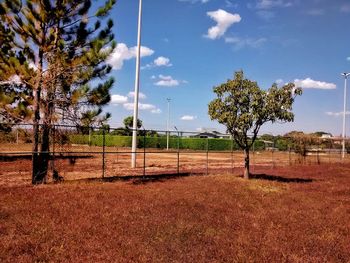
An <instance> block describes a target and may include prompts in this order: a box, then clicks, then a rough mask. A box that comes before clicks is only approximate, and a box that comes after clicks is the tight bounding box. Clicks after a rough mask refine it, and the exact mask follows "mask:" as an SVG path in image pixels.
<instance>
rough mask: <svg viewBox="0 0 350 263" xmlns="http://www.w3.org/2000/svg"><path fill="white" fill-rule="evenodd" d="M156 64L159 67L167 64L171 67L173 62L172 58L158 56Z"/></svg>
mask: <svg viewBox="0 0 350 263" xmlns="http://www.w3.org/2000/svg"><path fill="white" fill-rule="evenodd" d="M154 64H155V65H156V66H158V67H161V66H165V67H170V66H172V64H171V63H170V59H169V58H166V57H158V58H156V59H155V60H154Z"/></svg>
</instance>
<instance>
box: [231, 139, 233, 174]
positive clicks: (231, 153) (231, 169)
mask: <svg viewBox="0 0 350 263" xmlns="http://www.w3.org/2000/svg"><path fill="white" fill-rule="evenodd" d="M231 136H232V135H231ZM231 172H232V174H233V137H232V138H231Z"/></svg>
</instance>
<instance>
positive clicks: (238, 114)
mask: <svg viewBox="0 0 350 263" xmlns="http://www.w3.org/2000/svg"><path fill="white" fill-rule="evenodd" d="M214 93H215V94H216V96H217V98H216V99H214V100H213V101H211V102H210V103H209V116H210V118H211V119H212V120H217V121H218V122H219V123H221V124H223V125H225V126H226V128H227V132H229V133H230V134H231V135H232V136H233V138H234V140H235V142H236V143H237V144H238V146H239V147H240V148H241V149H243V150H244V153H245V170H244V178H247V179H248V178H249V151H250V148H251V147H252V145H253V143H254V141H255V139H256V137H257V135H258V133H259V130H260V128H261V126H262V125H263V124H264V123H266V122H272V123H274V122H277V121H280V122H291V121H293V120H294V114H293V113H292V112H291V110H292V105H293V102H294V99H295V96H296V95H301V93H302V90H301V89H299V88H295V86H294V84H292V83H290V84H287V85H285V86H283V87H281V88H278V87H277V85H276V84H273V85H272V87H271V88H270V89H268V90H267V91H265V90H262V89H260V88H259V86H258V85H257V83H256V82H254V81H251V80H249V79H246V78H245V77H244V74H243V71H238V72H236V73H235V75H234V79H232V80H228V81H227V82H226V83H223V84H221V85H219V86H217V87H214Z"/></svg>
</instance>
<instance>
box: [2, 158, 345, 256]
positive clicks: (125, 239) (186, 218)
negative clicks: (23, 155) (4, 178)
mask: <svg viewBox="0 0 350 263" xmlns="http://www.w3.org/2000/svg"><path fill="white" fill-rule="evenodd" d="M254 172H255V174H256V175H255V178H256V179H252V180H249V181H246V180H244V179H242V178H240V177H238V176H236V175H232V174H215V175H209V176H186V177H172V179H169V178H167V177H164V178H163V177H159V178H158V179H155V178H153V179H152V180H151V179H149V180H148V179H142V178H139V179H134V180H129V181H114V182H101V181H91V180H90V181H75V182H68V181H66V182H64V183H61V184H55V185H42V186H36V187H33V186H31V185H30V184H22V183H20V184H17V185H16V184H9V185H4V184H1V185H0V261H1V262H350V219H349V214H350V187H349V185H350V165H348V164H344V165H339V164H336V165H329V164H327V165H307V166H293V167H278V168H275V169H270V168H266V167H265V168H263V167H257V168H256V169H255V171H254Z"/></svg>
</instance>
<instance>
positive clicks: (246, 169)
mask: <svg viewBox="0 0 350 263" xmlns="http://www.w3.org/2000/svg"><path fill="white" fill-rule="evenodd" d="M244 157H245V158H244V179H249V149H248V148H246V149H244Z"/></svg>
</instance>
